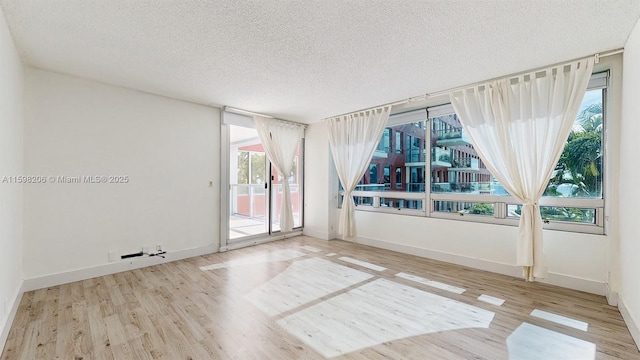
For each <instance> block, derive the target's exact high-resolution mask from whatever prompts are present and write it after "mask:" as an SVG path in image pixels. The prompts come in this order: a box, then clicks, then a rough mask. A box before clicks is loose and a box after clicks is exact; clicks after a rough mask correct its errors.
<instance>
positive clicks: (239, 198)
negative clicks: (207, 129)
mask: <svg viewBox="0 0 640 360" xmlns="http://www.w3.org/2000/svg"><path fill="white" fill-rule="evenodd" d="M229 135H230V144H231V147H230V151H229V165H230V166H229V170H230V171H229V200H230V204H229V205H230V206H229V240H235V239H239V238H244V237H247V236H254V235H261V234H268V233H269V218H270V216H269V215H270V213H269V196H267V195H268V190H269V189H268V187H269V186H268V181H267V179H268V177H269V173H268V172H267V171H268V170H269V166H270V164H269V162H268V161H267V156H266V154H265V153H264V149H263V148H262V144H261V143H260V139H259V138H258V133H257V132H256V130H255V129H251V128H246V127H242V126H236V125H229Z"/></svg>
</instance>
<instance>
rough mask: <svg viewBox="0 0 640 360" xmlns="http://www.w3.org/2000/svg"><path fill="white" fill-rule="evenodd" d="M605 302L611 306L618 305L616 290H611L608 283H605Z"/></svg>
mask: <svg viewBox="0 0 640 360" xmlns="http://www.w3.org/2000/svg"><path fill="white" fill-rule="evenodd" d="M605 296H606V297H607V304H609V305H611V306H618V293H617V292H616V291H613V290H611V288H610V287H609V284H607V294H606V295H605Z"/></svg>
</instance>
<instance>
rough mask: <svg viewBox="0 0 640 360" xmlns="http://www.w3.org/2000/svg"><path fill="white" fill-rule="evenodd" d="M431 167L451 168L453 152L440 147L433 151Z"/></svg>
mask: <svg viewBox="0 0 640 360" xmlns="http://www.w3.org/2000/svg"><path fill="white" fill-rule="evenodd" d="M431 167H432V168H437V167H447V168H448V167H451V151H450V150H448V149H442V148H439V147H435V148H433V149H431Z"/></svg>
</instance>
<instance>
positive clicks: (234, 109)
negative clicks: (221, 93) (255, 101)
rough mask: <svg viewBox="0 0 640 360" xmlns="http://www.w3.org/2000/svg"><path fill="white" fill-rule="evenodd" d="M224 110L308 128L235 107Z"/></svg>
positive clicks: (226, 107)
mask: <svg viewBox="0 0 640 360" xmlns="http://www.w3.org/2000/svg"><path fill="white" fill-rule="evenodd" d="M222 110H223V111H227V112H232V113H235V114H240V115H251V116H262V117H265V118H268V119H274V120H277V121H280V122H283V123H285V124H291V125H296V126H302V127H303V128H305V129H306V128H307V125H306V124H302V123H297V122H294V121H288V120H282V119H276V118H274V117H273V116H269V115H264V114H260V113H255V112H252V111H247V110H242V109H238V108H234V107H231V106H225V107H223V108H222Z"/></svg>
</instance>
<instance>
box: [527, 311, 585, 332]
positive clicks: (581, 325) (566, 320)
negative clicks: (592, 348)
mask: <svg viewBox="0 0 640 360" xmlns="http://www.w3.org/2000/svg"><path fill="white" fill-rule="evenodd" d="M530 315H531V316H534V317H537V318H540V319H545V320H549V321H551V322H554V323H556V324H560V325H564V326H569V327H572V328H574V329H578V330H582V331H587V330H588V329H589V324H588V323H586V322H584V321H580V320H576V319H572V318H570V317H566V316H562V315H558V314H553V313H550V312H546V311H544V310H538V309H534V310H533V311H532V312H531V314H530Z"/></svg>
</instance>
